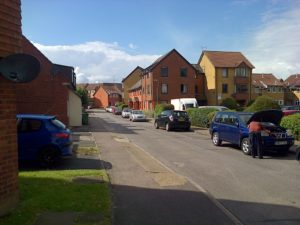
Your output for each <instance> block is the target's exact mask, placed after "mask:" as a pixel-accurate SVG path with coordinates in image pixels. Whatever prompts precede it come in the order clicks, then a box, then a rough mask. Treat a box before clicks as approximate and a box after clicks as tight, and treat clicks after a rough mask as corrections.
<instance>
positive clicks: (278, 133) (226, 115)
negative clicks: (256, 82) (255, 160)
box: [209, 110, 294, 155]
mask: <svg viewBox="0 0 300 225" xmlns="http://www.w3.org/2000/svg"><path fill="white" fill-rule="evenodd" d="M282 116H283V113H282V112H281V110H265V111H259V112H256V113H254V114H253V113H246V112H230V111H223V112H217V113H216V115H215V117H214V118H213V121H212V123H211V125H210V129H209V132H210V135H211V139H212V142H213V144H214V145H217V146H218V145H221V143H222V141H226V142H230V143H232V144H236V145H238V146H240V148H241V150H242V151H243V153H244V154H247V155H250V154H251V150H250V148H249V139H248V138H249V130H248V128H247V123H249V122H250V121H252V120H254V118H255V120H258V121H260V122H261V123H262V126H263V127H264V128H266V129H268V130H269V131H271V132H270V134H269V133H267V132H265V131H262V132H261V136H262V147H263V149H265V150H277V151H280V152H282V153H286V152H287V151H288V150H289V148H290V147H291V146H292V145H293V144H294V138H293V136H291V135H289V134H288V133H287V131H286V129H285V128H283V127H280V126H279V123H280V120H281V118H282Z"/></svg>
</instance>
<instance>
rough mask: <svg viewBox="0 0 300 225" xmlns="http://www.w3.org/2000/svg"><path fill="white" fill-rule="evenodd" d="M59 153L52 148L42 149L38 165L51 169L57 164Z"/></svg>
mask: <svg viewBox="0 0 300 225" xmlns="http://www.w3.org/2000/svg"><path fill="white" fill-rule="evenodd" d="M58 159H59V152H58V150H57V149H56V148H54V147H47V148H44V149H43V150H42V151H41V152H40V153H39V163H40V165H41V166H42V167H47V168H49V167H52V166H53V165H55V164H56V163H57V162H58Z"/></svg>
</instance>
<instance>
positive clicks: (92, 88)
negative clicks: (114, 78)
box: [76, 83, 101, 91]
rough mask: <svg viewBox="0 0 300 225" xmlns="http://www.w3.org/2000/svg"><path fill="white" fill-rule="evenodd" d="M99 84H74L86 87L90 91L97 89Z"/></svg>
mask: <svg viewBox="0 0 300 225" xmlns="http://www.w3.org/2000/svg"><path fill="white" fill-rule="evenodd" d="M100 85H101V84H99V83H91V84H90V83H79V84H76V87H78V88H79V87H80V88H83V89H86V90H88V91H92V90H95V91H96V90H97V89H98V88H99V87H100Z"/></svg>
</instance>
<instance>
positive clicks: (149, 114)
mask: <svg viewBox="0 0 300 225" xmlns="http://www.w3.org/2000/svg"><path fill="white" fill-rule="evenodd" d="M144 113H145V115H146V117H147V118H154V110H144Z"/></svg>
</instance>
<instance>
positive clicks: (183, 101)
mask: <svg viewBox="0 0 300 225" xmlns="http://www.w3.org/2000/svg"><path fill="white" fill-rule="evenodd" d="M171 104H172V105H174V109H175V110H186V109H188V108H197V107H198V103H197V100H196V99H195V98H176V99H171Z"/></svg>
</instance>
